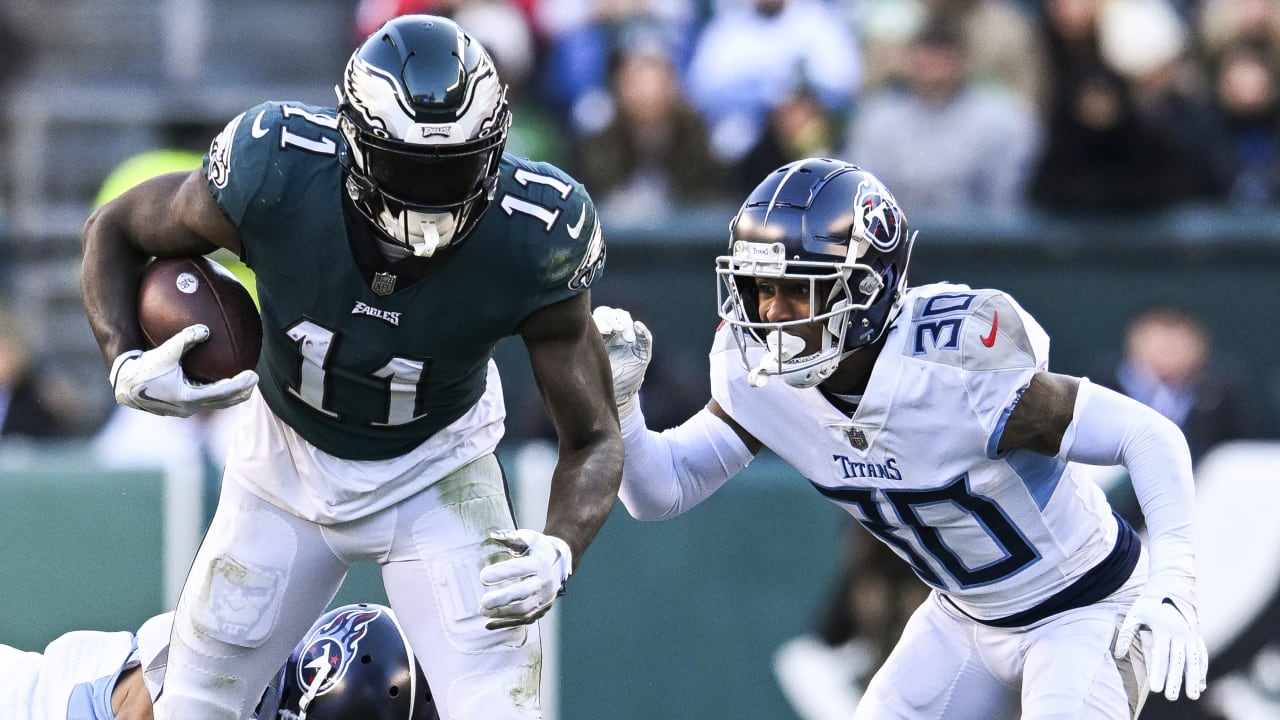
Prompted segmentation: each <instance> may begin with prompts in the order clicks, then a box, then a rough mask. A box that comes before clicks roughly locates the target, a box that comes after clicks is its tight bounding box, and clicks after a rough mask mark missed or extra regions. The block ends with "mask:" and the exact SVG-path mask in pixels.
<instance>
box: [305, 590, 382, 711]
mask: <svg viewBox="0 0 1280 720" xmlns="http://www.w3.org/2000/svg"><path fill="white" fill-rule="evenodd" d="M380 615H382V611H381V610H348V611H347V612H343V613H340V614H339V615H338V616H337V617H335V618H334V619H333V620H332V621H330V622H329V623H328V624H326V625H325V626H324V627H322V628H319V629H318V630H316V631H315V633H313V634H312V636H311V637H310V638H309V639H308V640H307V644H306V645H305V646H304V647H303V649H302V652H301V653H299V654H298V677H297V680H298V687H300V688H301V689H302V690H303V692H305V693H307V694H310V695H312V696H317V695H323V694H324V693H325V692H327V691H328V690H329V689H330V688H332V687H333V686H334V685H335V684H336V683H338V682H339V681H341V680H342V678H343V677H345V676H346V674H347V668H349V667H351V662H352V661H353V660H354V659H355V658H356V655H357V653H356V649H357V648H358V647H359V646H360V640H361V638H363V637H364V636H365V632H366V628H367V627H368V626H369V623H371V622H373V621H374V620H377V619H378V617H379V616H380ZM322 671H323V672H322ZM317 679H319V680H320V683H321V684H320V687H318V688H316V689H314V690H313V689H312V685H314V684H315V682H316V680H317Z"/></svg>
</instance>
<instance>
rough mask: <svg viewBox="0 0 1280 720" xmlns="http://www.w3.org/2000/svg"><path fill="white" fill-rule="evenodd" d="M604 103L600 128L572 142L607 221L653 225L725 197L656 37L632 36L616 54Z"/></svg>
mask: <svg viewBox="0 0 1280 720" xmlns="http://www.w3.org/2000/svg"><path fill="white" fill-rule="evenodd" d="M608 100H609V105H608V107H607V110H606V111H602V112H600V113H599V114H598V118H597V119H598V120H599V121H601V122H603V125H602V126H601V127H599V128H588V129H587V130H588V132H587V134H585V136H583V137H582V138H580V139H579V140H578V142H577V143H576V150H577V153H576V155H577V157H576V161H575V163H574V167H575V168H576V170H577V172H576V175H577V177H578V178H579V179H581V180H582V182H583V183H584V184H585V185H586V186H587V187H588V188H589V189H590V191H591V195H592V198H593V199H594V200H595V201H596V205H597V206H598V207H599V208H600V212H601V214H602V215H603V216H604V217H606V218H608V219H609V220H610V222H614V223H624V224H625V223H631V222H638V221H646V222H649V223H651V224H652V223H660V222H662V219H663V218H664V217H666V216H667V215H668V214H670V213H671V211H672V209H673V208H674V207H676V206H678V205H681V204H685V203H696V202H706V201H711V200H721V199H725V198H727V197H729V195H728V194H727V192H726V188H725V184H724V175H725V173H724V169H723V167H722V166H721V165H720V163H719V162H718V161H717V159H716V158H715V157H714V156H713V155H712V153H711V147H710V144H709V142H708V139H707V127H706V124H705V123H704V122H703V120H702V117H701V116H700V115H699V114H698V112H697V111H696V110H694V109H693V107H692V106H690V105H689V104H688V102H686V101H685V99H684V96H683V95H682V94H681V92H680V76H679V71H678V70H677V68H676V65H675V59H674V57H673V56H672V54H671V51H670V49H669V48H668V47H667V46H665V45H664V44H663V40H662V38H661V37H660V36H652V35H637V36H635V37H634V38H633V39H632V40H631V41H629V42H626V43H625V44H624V45H623V46H622V47H620V48H619V49H618V50H617V51H616V52H615V54H614V60H613V72H612V80H611V83H610V94H609V98H608Z"/></svg>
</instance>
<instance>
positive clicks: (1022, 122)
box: [353, 0, 1280, 223]
mask: <svg viewBox="0 0 1280 720" xmlns="http://www.w3.org/2000/svg"><path fill="white" fill-rule="evenodd" d="M418 11H427V12H432V13H436V14H443V15H449V16H453V17H454V18H455V19H457V20H458V21H459V22H460V23H461V24H462V25H463V26H465V27H467V28H468V29H469V30H470V31H471V32H472V33H473V34H475V35H476V36H478V37H479V38H480V40H481V42H483V43H485V44H486V46H487V47H488V48H489V49H490V51H491V52H492V53H493V55H494V57H495V61H496V62H497V63H498V65H499V71H500V72H501V74H502V76H503V77H504V78H505V80H506V81H507V82H508V83H510V85H511V92H512V98H513V100H514V102H515V105H516V108H517V112H516V115H515V126H516V127H515V133H514V135H513V139H512V143H511V145H512V150H514V151H515V152H517V153H519V154H525V155H529V156H533V157H538V158H541V159H547V160H551V161H553V162H556V163H558V164H560V165H561V166H562V167H565V168H567V169H569V170H570V171H571V172H573V173H574V174H576V175H577V176H578V177H580V178H581V179H582V180H583V181H584V182H585V183H586V184H587V186H588V187H589V188H591V190H592V193H593V196H594V197H595V199H596V200H597V202H598V203H600V204H601V206H602V207H603V211H604V212H605V213H606V215H608V216H610V217H612V218H613V220H614V222H615V223H625V222H627V221H628V220H631V219H643V218H646V217H651V216H652V214H653V213H654V212H661V211H664V210H670V208H672V207H677V206H679V205H681V204H686V203H697V202H703V201H708V200H710V201H716V200H722V201H726V202H736V201H737V200H739V199H740V196H741V195H742V194H743V193H744V192H745V191H746V190H747V189H749V188H750V187H752V186H753V185H754V184H755V183H756V181H757V180H758V179H759V177H760V176H761V175H762V174H763V173H764V172H766V171H767V170H770V169H772V168H775V167H777V166H779V165H781V164H782V163H784V162H786V161H789V160H792V159H796V158H799V157H804V156H810V155H831V156H837V157H841V158H843V159H846V160H849V161H851V162H854V163H856V164H861V165H865V166H866V167H869V168H875V172H876V173H877V174H878V175H879V176H880V177H881V178H882V179H883V180H884V181H885V183H886V184H887V185H888V186H889V187H891V188H894V190H895V193H896V194H897V195H898V199H899V200H900V201H901V202H902V203H903V204H904V206H906V207H908V208H913V209H914V210H915V211H916V212H919V213H924V214H930V215H946V214H948V213H955V212H965V211H966V210H971V209H972V208H974V207H981V208H984V209H985V210H987V211H992V212H999V211H1002V210H1009V211H1014V210H1018V209H1021V208H1026V207H1033V208H1039V209H1044V210H1048V211H1064V212H1066V211H1079V210H1088V211H1107V212H1127V211H1143V210H1156V209H1160V208H1163V207H1167V206H1171V205H1175V204H1187V203H1196V202H1205V203H1217V204H1221V203H1230V204H1232V205H1235V206H1238V207H1250V206H1259V205H1268V204H1272V203H1274V202H1275V201H1276V199H1277V196H1278V194H1280V149H1278V148H1277V138H1278V137H1280V133H1277V131H1276V130H1277V128H1276V124H1277V122H1280V115H1278V112H1277V110H1278V108H1280V105H1278V104H1277V77H1280V76H1278V75H1277V73H1278V72H1280V1H1277V0H1045V1H1044V2H1042V3H1040V2H1030V1H1029V0H363V1H362V2H360V3H359V5H358V8H357V12H356V18H355V26H354V28H353V30H354V33H353V34H354V35H355V36H357V37H363V36H364V35H365V34H366V33H367V32H369V31H371V30H372V29H373V28H375V27H376V26H377V25H378V24H380V23H381V22H382V21H384V20H385V19H387V18H388V17H391V16H393V15H395V14H400V13H405V12H418Z"/></svg>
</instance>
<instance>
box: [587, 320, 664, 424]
mask: <svg viewBox="0 0 1280 720" xmlns="http://www.w3.org/2000/svg"><path fill="white" fill-rule="evenodd" d="M591 317H592V318H593V319H595V321H596V328H597V329H598V330H599V331H600V334H601V335H602V336H603V338H604V347H605V350H608V351H609V365H610V367H612V369H613V398H614V402H615V403H616V404H617V406H618V417H619V418H624V417H626V416H628V415H630V414H631V413H632V412H633V411H634V410H635V407H636V394H637V393H638V392H639V391H640V385H642V384H643V383H644V372H645V370H646V369H647V368H648V367H649V358H650V357H652V354H653V336H652V335H651V334H650V333H649V328H647V327H645V325H644V323H642V322H640V321H639V320H633V319H632V318H631V313H629V312H627V311H626V310H622V309H620V308H611V307H608V306H606V305H601V306H600V307H598V308H596V309H595V311H594V312H592V313H591Z"/></svg>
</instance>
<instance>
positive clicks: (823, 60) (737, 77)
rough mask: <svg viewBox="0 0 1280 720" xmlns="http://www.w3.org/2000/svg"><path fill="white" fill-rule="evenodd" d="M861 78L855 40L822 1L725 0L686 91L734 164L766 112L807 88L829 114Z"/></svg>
mask: <svg viewBox="0 0 1280 720" xmlns="http://www.w3.org/2000/svg"><path fill="white" fill-rule="evenodd" d="M861 78H862V60H861V55H860V50H859V47H858V40H857V37H856V36H855V35H854V34H853V30H852V28H851V27H850V26H849V22H848V20H847V19H846V18H845V17H844V16H843V15H842V14H841V13H840V12H839V11H837V9H836V8H835V6H833V5H829V4H827V3H825V2H823V0H724V2H723V3H722V4H720V5H719V6H718V7H717V9H716V11H715V13H714V14H713V15H712V17H711V19H710V20H709V21H708V22H707V24H706V26H705V27H704V28H703V31H702V33H701V34H700V35H699V36H698V38H697V40H696V42H695V45H694V50H693V57H692V58H691V59H690V62H689V69H688V74H687V88H688V93H689V97H690V99H691V100H692V102H693V105H694V107H696V108H698V111H699V112H701V113H702V115H703V117H705V118H706V119H707V121H708V122H709V123H710V125H711V145H712V148H713V150H714V151H715V153H716V154H717V155H718V156H719V157H720V158H721V160H723V161H725V162H727V163H735V162H737V161H739V160H740V159H741V158H742V157H743V155H744V154H745V153H746V152H747V151H748V150H750V148H751V147H752V146H753V145H754V144H755V143H756V142H757V141H758V140H759V138H760V135H761V133H763V132H764V127H765V124H766V122H767V117H768V114H769V111H770V110H771V109H772V108H773V107H774V106H776V105H777V104H778V102H779V101H780V100H782V99H783V98H784V97H786V95H787V93H789V92H791V91H792V90H793V89H794V88H797V87H808V88H809V89H810V90H812V92H813V93H814V94H815V95H816V96H817V97H818V98H819V99H820V100H821V101H822V104H823V106H824V107H826V109H827V111H828V112H831V113H834V114H837V115H838V114H842V113H844V112H846V111H847V110H848V109H849V107H850V106H851V104H852V102H853V99H854V96H855V92H856V90H857V88H858V86H859V84H860V82H861Z"/></svg>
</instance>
